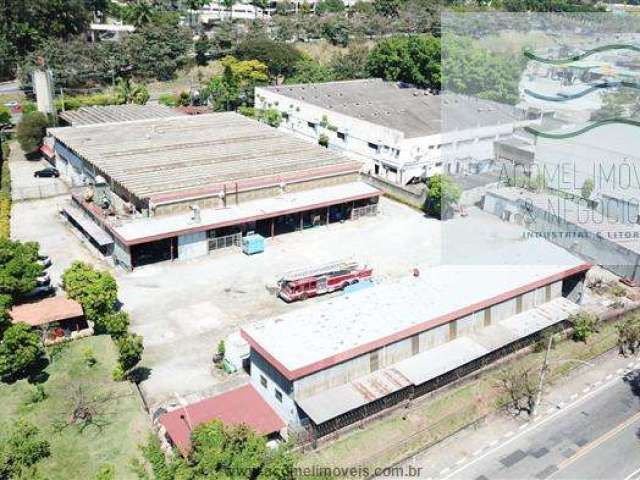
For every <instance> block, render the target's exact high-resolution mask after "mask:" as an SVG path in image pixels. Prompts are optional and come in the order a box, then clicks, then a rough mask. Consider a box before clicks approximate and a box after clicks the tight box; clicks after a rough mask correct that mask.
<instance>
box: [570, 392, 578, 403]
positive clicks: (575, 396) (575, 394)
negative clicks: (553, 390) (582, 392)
mask: <svg viewBox="0 0 640 480" xmlns="http://www.w3.org/2000/svg"><path fill="white" fill-rule="evenodd" d="M576 398H578V394H577V393H574V394H573V395H571V396H570V397H569V401H571V402H572V401H573V400H575V399H576Z"/></svg>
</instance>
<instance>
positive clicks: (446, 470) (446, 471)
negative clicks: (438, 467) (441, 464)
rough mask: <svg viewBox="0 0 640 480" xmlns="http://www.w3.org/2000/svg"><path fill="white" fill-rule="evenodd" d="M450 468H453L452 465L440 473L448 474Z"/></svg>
mask: <svg viewBox="0 0 640 480" xmlns="http://www.w3.org/2000/svg"><path fill="white" fill-rule="evenodd" d="M450 470H451V467H447V468H445V469H444V470H442V471H441V472H440V475H446V474H447V473H449V471H450Z"/></svg>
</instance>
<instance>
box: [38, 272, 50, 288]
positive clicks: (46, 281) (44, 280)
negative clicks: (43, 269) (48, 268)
mask: <svg viewBox="0 0 640 480" xmlns="http://www.w3.org/2000/svg"><path fill="white" fill-rule="evenodd" d="M50 284H51V277H49V275H48V274H46V273H45V274H44V275H40V276H39V277H38V278H36V285H37V286H38V287H46V286H47V285H50Z"/></svg>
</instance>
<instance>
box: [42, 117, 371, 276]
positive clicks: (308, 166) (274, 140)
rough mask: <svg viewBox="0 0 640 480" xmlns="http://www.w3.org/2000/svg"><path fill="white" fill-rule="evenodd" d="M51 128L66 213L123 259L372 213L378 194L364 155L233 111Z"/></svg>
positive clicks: (187, 253)
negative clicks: (68, 192) (362, 174)
mask: <svg viewBox="0 0 640 480" xmlns="http://www.w3.org/2000/svg"><path fill="white" fill-rule="evenodd" d="M49 135H50V137H51V138H53V140H54V150H55V155H56V158H55V162H56V166H57V167H58V169H59V170H60V172H61V176H62V177H63V178H65V179H66V180H67V181H68V182H69V183H71V185H72V186H75V187H77V188H74V189H72V197H73V202H72V203H71V204H70V205H67V207H65V209H64V213H65V215H66V216H67V217H69V218H70V219H73V222H72V223H74V224H75V225H79V226H81V227H82V225H85V226H86V227H87V228H81V229H82V230H83V233H85V235H88V236H91V237H92V238H93V240H94V241H95V243H99V244H100V245H102V246H103V247H104V248H101V249H102V250H103V251H104V252H106V253H111V254H112V255H113V257H114V260H115V261H116V262H117V263H119V264H121V265H123V266H124V267H126V268H134V267H137V266H140V265H144V264H147V263H153V262H157V261H162V260H173V259H176V258H193V257H196V256H201V255H206V254H207V253H209V251H211V250H215V249H218V248H222V247H226V246H234V245H238V244H239V242H240V241H241V238H242V236H244V235H246V234H247V233H248V232H257V233H258V234H260V235H262V236H265V237H267V236H274V235H277V234H280V233H287V232H291V231H296V230H302V229H306V228H311V227H314V226H319V225H325V224H328V223H331V222H337V221H344V220H349V219H355V218H359V217H360V216H363V215H373V214H375V213H376V208H377V207H376V206H377V200H378V197H379V195H380V192H379V191H378V190H376V189H374V188H372V187H370V186H368V185H366V184H365V183H363V182H361V181H360V180H359V169H360V166H361V165H360V163H359V162H357V161H354V160H351V159H348V158H346V157H344V156H342V155H340V154H338V153H336V152H332V151H330V150H327V149H325V148H322V147H320V146H318V145H313V144H309V143H308V142H305V141H302V140H300V139H297V138H295V137H294V136H292V135H289V134H286V133H283V132H280V131H278V130H276V129H274V128H271V127H269V126H267V125H265V124H262V123H259V122H256V121H254V120H251V119H249V118H246V117H243V116H242V115H239V114H236V113H232V112H229V113H216V114H204V115H198V116H176V117H171V118H162V119H150V120H137V121H128V122H116V123H107V124H98V125H87V126H79V127H67V128H55V129H50V130H49ZM91 224H93V225H97V226H98V227H99V229H100V230H101V231H103V232H104V233H105V234H106V238H105V235H102V234H99V235H94V234H92V232H90V230H95V228H93V227H91V226H90V225H91ZM98 237H99V238H98ZM109 238H111V239H112V243H113V245H111V246H108V245H106V246H105V244H106V243H108V242H109Z"/></svg>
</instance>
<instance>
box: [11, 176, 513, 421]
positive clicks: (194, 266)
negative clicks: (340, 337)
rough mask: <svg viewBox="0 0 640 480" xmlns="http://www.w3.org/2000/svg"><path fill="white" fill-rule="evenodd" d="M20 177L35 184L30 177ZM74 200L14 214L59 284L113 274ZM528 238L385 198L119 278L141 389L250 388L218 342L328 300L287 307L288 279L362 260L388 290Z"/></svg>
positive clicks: (18, 233) (495, 224)
mask: <svg viewBox="0 0 640 480" xmlns="http://www.w3.org/2000/svg"><path fill="white" fill-rule="evenodd" d="M12 166H13V164H12ZM19 171H21V172H23V175H22V176H23V177H24V176H25V175H28V169H26V168H23V169H22V170H19ZM17 173H18V170H17V171H16V172H15V173H14V175H15V174H17ZM25 182H26V181H25ZM65 199H66V196H58V197H54V198H49V199H43V200H31V201H19V202H14V204H13V216H12V235H13V237H14V238H16V239H21V240H37V241H39V242H40V244H41V247H42V251H43V252H45V253H47V254H48V255H49V256H50V257H51V259H52V260H53V266H52V267H51V269H50V273H51V276H52V279H53V281H54V282H56V283H57V282H58V281H59V278H60V275H61V273H62V272H63V271H64V269H65V268H67V267H68V266H69V265H70V264H71V262H73V261H74V260H83V261H88V262H92V263H94V264H96V265H98V266H100V267H102V268H112V267H110V266H109V264H108V263H107V262H105V261H104V260H102V259H100V257H99V256H98V255H97V254H96V253H95V251H94V250H93V249H92V247H90V246H88V245H87V244H86V243H85V242H84V241H83V240H82V239H81V237H80V235H78V234H77V233H76V232H75V231H74V230H73V229H72V228H70V226H69V225H68V224H67V223H65V222H64V220H63V219H62V218H61V217H60V215H59V214H58V210H59V204H60V202H62V201H64V200H65ZM443 229H444V230H443ZM521 232H522V230H521V229H520V228H519V227H516V226H513V225H510V224H506V223H504V222H502V221H500V220H498V219H497V218H495V217H493V216H490V215H487V214H485V213H483V212H481V211H479V210H477V209H471V210H470V211H469V216H467V217H465V218H456V219H454V220H450V221H447V222H445V223H442V222H439V221H437V220H434V219H430V218H426V217H424V216H423V215H422V214H421V213H420V212H417V211H415V210H413V209H410V208H408V207H406V206H404V205H400V204H398V203H395V202H393V201H390V200H387V199H384V198H383V199H382V200H381V203H380V214H379V215H378V216H377V217H369V218H363V219H360V220H358V221H355V222H346V223H343V224H339V223H338V224H332V225H330V226H322V227H318V228H317V229H312V230H306V231H304V232H296V233H292V234H288V235H283V236H279V237H276V238H275V239H269V240H268V241H267V245H266V251H265V252H264V253H262V254H259V255H254V256H250V257H249V256H246V255H244V254H242V253H241V252H240V251H238V250H237V249H230V250H226V251H219V252H217V253H215V254H212V255H210V256H208V257H205V258H198V259H194V260H190V261H176V262H173V263H171V262H165V263H160V264H155V265H149V266H146V267H143V268H140V269H136V270H135V271H133V272H125V271H123V270H120V269H115V270H114V273H115V275H116V278H117V280H118V285H119V290H120V300H121V301H122V302H123V304H124V308H125V309H126V310H127V311H128V312H129V313H130V314H131V320H132V329H133V330H134V331H135V332H136V333H139V334H141V335H143V336H144V342H145V354H144V358H143V365H144V366H146V367H148V368H149V369H150V376H149V378H148V379H147V380H145V381H144V382H143V383H142V389H143V391H144V393H145V397H146V399H147V401H148V403H149V405H150V406H151V407H152V408H153V407H155V406H158V405H161V404H163V403H165V402H175V401H176V399H177V398H178V396H180V397H184V398H187V399H191V398H192V397H196V396H197V395H198V394H201V393H202V392H213V391H215V390H216V389H219V388H221V387H222V386H223V384H226V383H227V382H237V381H241V380H242V379H241V378H238V375H236V376H235V377H229V376H227V375H226V374H224V373H222V372H221V371H219V370H218V369H216V368H215V367H214V365H213V362H212V357H213V355H214V353H215V351H216V346H217V343H218V341H219V340H221V339H224V338H226V337H227V336H228V335H229V334H231V333H233V332H235V331H237V329H238V327H239V326H241V325H244V324H247V323H248V322H251V321H254V320H259V319H262V318H266V317H269V316H273V315H277V314H279V313H282V312H286V311H289V310H291V309H296V308H301V307H304V306H305V305H309V304H311V303H314V302H323V301H326V299H327V297H326V296H325V297H319V298H315V299H309V300H307V301H306V302H299V303H293V304H286V303H284V302H282V301H281V300H279V299H278V298H277V297H276V296H275V294H274V289H273V287H274V286H275V283H276V281H277V279H278V278H279V277H280V276H281V275H282V274H283V273H284V272H286V271H288V270H291V269H295V268H299V267H306V266H312V265H315V264H320V263H324V262H328V261H332V260H336V259H341V258H345V257H353V258H356V259H358V260H359V261H361V262H363V263H367V264H369V265H370V266H372V267H373V269H374V276H375V281H376V282H387V281H392V280H393V279H397V278H400V277H402V276H406V275H411V272H412V269H413V268H415V267H420V268H423V269H424V268H428V266H429V265H435V264H439V263H442V262H444V263H451V262H465V261H470V260H471V259H473V258H476V257H477V256H478V254H479V253H480V254H482V253H484V252H485V251H486V250H497V249H500V248H501V247H502V245H503V244H505V243H511V242H514V241H522V240H521ZM339 294H340V293H335V294H333V295H339Z"/></svg>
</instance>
